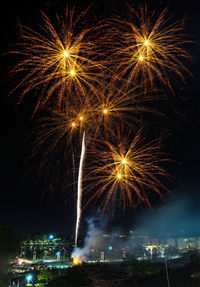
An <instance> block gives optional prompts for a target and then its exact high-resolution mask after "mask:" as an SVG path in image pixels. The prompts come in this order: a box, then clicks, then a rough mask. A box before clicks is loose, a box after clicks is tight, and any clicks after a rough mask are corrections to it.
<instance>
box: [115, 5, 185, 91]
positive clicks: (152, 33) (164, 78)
mask: <svg viewBox="0 0 200 287" xmlns="http://www.w3.org/2000/svg"><path fill="white" fill-rule="evenodd" d="M128 7H129V11H130V15H129V19H128V20H123V19H121V18H120V17H118V16H116V17H115V18H114V19H112V20H111V22H110V25H111V28H110V39H109V41H110V44H111V45H112V47H114V48H111V50H112V59H113V63H114V70H115V71H116V74H117V77H118V78H119V77H122V78H123V79H124V81H126V85H128V86H129V85H130V84H135V83H136V82H139V83H142V84H143V85H144V87H145V89H146V90H147V88H148V87H150V88H151V89H152V88H153V87H154V83H155V82H157V80H158V79H159V80H160V82H161V83H162V84H164V86H165V87H169V88H170V89H171V91H173V88H172V85H171V82H170V78H169V74H170V73H171V72H174V73H176V74H178V75H179V76H180V77H181V78H182V79H183V80H184V77H183V72H184V71H187V72H189V71H188V70H187V68H186V67H185V66H184V64H183V63H182V61H181V59H183V58H190V56H189V54H188V52H187V51H186V50H185V49H184V46H185V44H186V43H188V42H191V41H188V40H186V35H185V34H184V30H183V21H177V22H171V19H169V18H167V16H166V14H167V9H165V10H164V11H163V12H162V13H161V14H160V15H159V16H158V17H156V16H155V11H154V12H152V13H149V11H148V9H147V5H145V6H140V8H139V12H137V11H136V10H134V9H133V8H132V7H131V6H129V5H128Z"/></svg>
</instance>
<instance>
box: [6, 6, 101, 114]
mask: <svg viewBox="0 0 200 287" xmlns="http://www.w3.org/2000/svg"><path fill="white" fill-rule="evenodd" d="M86 12H87V10H86V11H85V12H83V13H81V14H80V15H79V16H78V17H77V18H75V9H74V8H72V9H71V10H70V9H69V8H68V6H67V8H66V17H65V21H62V20H61V19H59V18H58V28H57V29H56V28H55V27H54V26H53V24H52V23H51V21H50V19H49V18H48V17H47V16H46V15H45V14H44V13H42V16H43V22H44V24H43V26H42V28H41V31H39V32H36V31H34V30H32V29H30V28H27V27H23V26H22V27H21V29H22V31H23V32H22V35H21V43H19V44H18V45H17V49H16V51H11V52H10V53H16V54H19V55H22V57H23V60H22V61H21V62H19V63H18V64H17V65H16V66H15V67H14V69H13V70H12V71H11V74H12V73H14V74H16V73H18V74H19V73H22V72H23V73H26V75H25V76H24V78H23V79H22V80H21V81H20V82H19V84H18V85H17V86H16V87H15V89H14V90H16V89H17V88H19V87H21V88H23V90H22V95H21V98H23V97H24V96H25V95H26V94H27V93H29V92H30V91H31V90H34V89H36V88H37V92H38V88H39V89H40V97H39V99H38V103H37V106H36V110H37V109H38V107H39V106H40V105H41V104H45V103H46V102H48V101H49V99H51V98H52V97H54V105H56V106H59V107H60V106H63V105H67V106H68V107H69V105H70V100H71V98H73V97H78V98H79V100H80V101H82V102H83V101H85V100H86V97H87V92H88V90H91V91H93V93H94V94H96V95H98V91H97V89H96V85H97V83H98V82H99V81H100V77H101V75H102V65H101V64H100V61H96V60H95V58H97V57H96V54H95V51H96V50H95V41H90V40H89V37H88V34H89V32H90V30H91V29H89V28H84V27H83V28H82V30H81V28H80V27H81V23H82V22H84V21H83V19H84V17H85V15H86ZM14 90H13V91H14ZM13 91H12V92H13Z"/></svg>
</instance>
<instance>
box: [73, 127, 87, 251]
mask: <svg viewBox="0 0 200 287" xmlns="http://www.w3.org/2000/svg"><path fill="white" fill-rule="evenodd" d="M84 156H85V132H84V133H83V139H82V148H81V159H80V164H79V173H78V195H77V217H76V233H75V246H77V239H78V231H79V225H80V220H81V199H82V175H83V161H84Z"/></svg>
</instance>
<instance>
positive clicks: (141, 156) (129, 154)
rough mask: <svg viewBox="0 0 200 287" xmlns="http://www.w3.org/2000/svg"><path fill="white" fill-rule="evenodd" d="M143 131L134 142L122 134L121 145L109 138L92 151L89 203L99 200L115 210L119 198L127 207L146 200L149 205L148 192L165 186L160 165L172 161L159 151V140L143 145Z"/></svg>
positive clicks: (159, 193) (88, 178)
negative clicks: (128, 140)
mask: <svg viewBox="0 0 200 287" xmlns="http://www.w3.org/2000/svg"><path fill="white" fill-rule="evenodd" d="M142 137H143V135H142V130H140V131H139V132H138V133H137V134H136V136H135V137H134V139H133V141H132V142H131V144H127V139H125V138H123V137H122V136H121V135H120V134H119V137H118V138H119V140H118V144H117V145H114V144H112V143H111V142H109V141H102V142H98V143H97V147H96V148H93V149H92V150H90V152H89V156H90V158H91V163H90V165H91V166H90V168H89V170H90V169H91V170H90V172H89V173H88V176H87V177H86V178H85V180H86V182H88V181H91V183H89V184H86V187H85V188H86V190H88V189H89V190H90V189H92V191H93V193H92V195H91V197H90V198H89V200H88V201H87V203H86V206H87V205H88V204H89V203H90V202H91V201H93V200H96V201H98V200H100V206H99V207H100V208H102V210H103V212H105V211H109V210H114V207H116V204H115V203H116V201H117V202H119V205H120V206H121V205H122V207H123V209H124V210H125V209H126V208H129V207H133V208H134V207H136V206H137V205H138V204H142V203H145V204H147V205H149V206H151V205H150V201H149V199H148V193H149V192H150V191H154V192H156V193H157V194H158V195H159V196H161V192H160V189H165V190H166V188H165V186H164V185H163V184H162V183H161V181H160V177H161V176H167V175H168V174H167V172H166V171H165V169H164V168H163V167H162V166H161V163H162V162H165V161H169V159H167V157H166V156H165V155H164V154H163V153H162V152H161V151H160V145H159V143H158V141H152V142H150V143H148V144H143V139H142Z"/></svg>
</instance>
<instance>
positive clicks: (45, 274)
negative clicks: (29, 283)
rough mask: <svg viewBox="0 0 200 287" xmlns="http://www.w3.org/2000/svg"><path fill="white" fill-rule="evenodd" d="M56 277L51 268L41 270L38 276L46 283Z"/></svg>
mask: <svg viewBox="0 0 200 287" xmlns="http://www.w3.org/2000/svg"><path fill="white" fill-rule="evenodd" d="M54 277H55V275H54V273H53V272H52V271H51V270H49V269H43V270H41V271H40V274H39V275H38V276H37V278H38V280H39V281H42V280H45V281H46V284H47V283H48V281H49V280H52V279H53V278H54Z"/></svg>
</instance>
